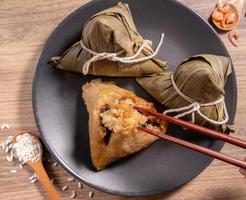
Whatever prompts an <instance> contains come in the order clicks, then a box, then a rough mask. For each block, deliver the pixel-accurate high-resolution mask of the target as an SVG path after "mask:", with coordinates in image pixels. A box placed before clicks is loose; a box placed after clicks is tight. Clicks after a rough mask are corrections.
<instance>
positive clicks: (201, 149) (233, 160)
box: [138, 127, 246, 169]
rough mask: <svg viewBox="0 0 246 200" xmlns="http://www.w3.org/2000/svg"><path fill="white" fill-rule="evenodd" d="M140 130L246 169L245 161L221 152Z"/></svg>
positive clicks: (150, 131) (139, 128) (142, 128)
mask: <svg viewBox="0 0 246 200" xmlns="http://www.w3.org/2000/svg"><path fill="white" fill-rule="evenodd" d="M138 130H141V131H144V132H146V133H148V134H151V135H154V136H156V137H159V138H161V139H164V140H167V141H169V142H173V143H175V144H178V145H181V146H184V147H187V148H189V149H192V150H194V151H197V152H200V153H203V154H206V155H208V156H211V157H214V158H216V159H219V160H222V161H224V162H227V163H229V164H232V165H235V166H237V167H240V168H243V169H246V162H245V161H242V160H239V159H236V158H233V157H230V156H228V155H225V154H222V153H219V152H217V151H214V150H211V149H207V148H205V147H201V146H199V145H197V144H193V143H191V142H187V141H184V140H181V139H179V138H175V137H173V136H170V135H166V134H159V133H157V132H154V131H152V130H150V129H147V128H144V127H138Z"/></svg>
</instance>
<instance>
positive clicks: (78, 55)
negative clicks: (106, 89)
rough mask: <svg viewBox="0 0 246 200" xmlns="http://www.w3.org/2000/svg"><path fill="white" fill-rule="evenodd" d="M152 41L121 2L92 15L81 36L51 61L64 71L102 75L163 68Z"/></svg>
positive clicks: (153, 70) (133, 74)
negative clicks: (145, 38)
mask: <svg viewBox="0 0 246 200" xmlns="http://www.w3.org/2000/svg"><path fill="white" fill-rule="evenodd" d="M162 40H163V37H162V39H161V41H160V44H161V43H162ZM150 44H151V42H150V41H147V40H144V39H143V38H142V36H141V35H140V34H139V33H138V31H137V29H136V26H135V24H134V21H133V18H132V15H131V12H130V9H129V7H128V5H127V4H123V3H118V5H117V6H114V7H112V8H109V9H106V10H104V11H102V12H99V13H97V14H95V15H94V16H92V17H91V18H90V19H89V21H88V22H87V23H86V24H85V26H84V29H83V32H82V38H81V40H80V41H78V42H76V43H75V44H73V45H72V46H71V47H70V48H69V49H68V50H66V51H65V52H64V53H63V54H62V55H61V56H60V57H53V58H51V61H52V62H53V63H55V65H56V66H57V68H59V69H62V70H65V71H71V72H79V73H83V74H87V73H88V74H92V75H101V76H132V77H133V76H134V77H135V76H141V75H146V74H151V73H159V72H162V71H163V70H164V69H165V68H166V66H167V62H166V61H162V60H160V59H158V58H156V57H155V55H156V54H157V52H158V49H159V48H157V50H156V52H154V51H153V49H152V47H151V45H150ZM160 44H159V45H158V47H159V46H160Z"/></svg>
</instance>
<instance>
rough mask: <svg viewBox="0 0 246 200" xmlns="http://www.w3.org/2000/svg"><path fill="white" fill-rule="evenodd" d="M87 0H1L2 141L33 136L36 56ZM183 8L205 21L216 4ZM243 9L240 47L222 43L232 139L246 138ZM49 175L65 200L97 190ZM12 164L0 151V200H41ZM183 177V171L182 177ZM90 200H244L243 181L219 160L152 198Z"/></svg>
mask: <svg viewBox="0 0 246 200" xmlns="http://www.w3.org/2000/svg"><path fill="white" fill-rule="evenodd" d="M85 2H86V1H85V0H70V1H65V0H52V1H45V0H43V1H38V0H36V1H33V0H25V1H19V0H1V2H0V124H3V123H8V124H10V125H11V129H9V130H6V131H4V132H1V133H0V141H3V140H5V139H6V137H7V136H8V135H13V134H14V132H15V131H17V130H33V131H37V128H36V125H35V122H34V118H33V112H32V103H31V92H32V90H31V87H32V79H33V73H34V68H35V64H36V60H37V58H38V56H39V53H40V51H41V49H42V47H43V45H44V43H45V41H46V39H47V38H48V36H49V35H50V33H51V32H52V31H53V29H54V28H55V27H56V26H57V24H58V23H59V22H60V21H61V20H62V19H63V18H65V17H66V16H67V15H68V14H69V13H71V12H72V11H73V10H75V9H76V8H78V7H79V6H81V5H82V4H83V3H85ZM181 2H182V3H184V4H187V5H189V6H190V7H191V8H192V9H194V10H195V11H197V12H198V13H199V14H201V15H202V16H203V17H204V18H205V19H207V18H208V17H209V15H210V13H211V11H212V10H213V7H214V5H215V3H216V1H215V0H201V1H196V0H182V1H181ZM244 13H245V8H244V9H243V15H242V19H241V21H240V24H239V26H238V28H237V29H238V30H239V31H240V41H239V47H238V48H235V47H233V46H232V45H231V44H230V43H229V41H228V39H227V34H226V33H225V34H221V38H222V39H223V41H224V42H225V45H226V46H227V48H228V50H229V52H230V54H231V56H232V59H233V62H234V66H235V70H236V74H237V81H238V108H237V115H236V120H235V121H236V130H237V132H236V133H235V135H236V136H238V137H241V138H244V139H246V135H245V132H246V118H245V116H246V115H245V112H246V18H245V17H244ZM223 152H224V153H227V154H230V155H232V156H236V157H238V158H241V159H243V157H244V156H245V155H246V154H245V153H246V152H245V151H244V150H241V149H239V148H236V147H233V146H231V145H225V146H224V148H223ZM46 166H47V168H48V171H49V175H50V176H51V177H54V179H55V185H56V187H57V188H58V189H59V190H60V191H61V188H62V186H64V185H70V186H71V187H70V188H69V191H66V192H61V194H62V196H63V198H64V199H69V196H70V194H71V190H72V189H73V188H75V189H76V190H77V194H78V197H77V198H78V199H88V192H89V191H95V190H94V189H92V188H89V187H87V186H84V188H83V189H82V190H78V189H77V186H76V182H72V183H68V181H67V178H68V177H69V175H68V174H67V173H66V172H65V171H64V170H63V169H62V168H61V167H59V166H58V167H55V166H53V164H52V163H49V164H47V165H46ZM16 168H17V167H16V165H14V164H11V163H8V162H7V161H6V159H5V153H4V152H3V151H2V150H0V180H1V181H0V199H4V200H7V199H11V200H15V199H16V200H17V199H22V200H23V199H25V200H29V199H30V200H33V199H35V200H41V199H47V196H46V194H45V192H44V190H43V188H42V187H41V185H40V184H39V183H37V184H31V183H30V181H29V180H28V177H29V176H30V175H31V170H30V169H28V168H27V167H26V168H25V169H24V170H22V171H20V172H18V173H17V174H11V173H10V170H11V169H16ZM184 173H185V172H184ZM94 199H98V200H99V199H100V200H109V199H111V200H112V199H114V200H127V199H131V200H136V199H145V200H147V199H153V200H161V199H165V200H201V199H202V200H215V199H221V200H222V199H223V200H243V199H244V200H245V199H246V182H245V180H244V179H243V177H242V176H241V175H240V174H239V173H238V169H237V168H236V167H233V166H230V165H228V164H225V163H223V162H221V161H216V160H215V161H213V163H212V164H211V165H210V166H209V167H208V168H207V169H206V170H205V171H204V172H202V173H201V174H200V175H199V176H198V177H196V178H195V179H194V180H192V181H191V182H189V183H187V184H186V185H184V186H183V187H181V188H179V189H177V190H175V191H172V192H169V193H166V194H161V195H157V196H153V197H146V198H126V197H120V196H112V195H109V194H106V193H103V192H99V191H95V193H94Z"/></svg>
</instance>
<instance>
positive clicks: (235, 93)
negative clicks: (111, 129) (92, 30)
mask: <svg viewBox="0 0 246 200" xmlns="http://www.w3.org/2000/svg"><path fill="white" fill-rule="evenodd" d="M102 1H104V0H92V1H89V2H87V3H85V4H83V5H82V6H80V7H78V8H76V9H75V10H73V11H72V12H71V13H69V14H68V15H67V16H65V18H63V19H62V20H61V21H60V22H59V23H58V25H57V26H56V27H55V28H54V29H53V31H52V32H51V34H50V35H49V36H48V39H47V40H46V41H45V43H44V45H43V48H42V49H41V51H40V53H39V56H38V57H37V60H36V63H35V69H34V76H33V81H32V107H33V115H34V119H35V122H36V125H37V128H38V131H39V133H40V136H41V138H42V142H43V144H44V145H45V147H46V149H47V150H48V151H49V152H50V154H51V155H53V156H54V159H55V160H56V161H57V162H58V163H59V164H60V165H61V166H62V168H63V169H64V170H65V171H66V172H68V173H69V174H70V175H71V176H74V177H75V178H77V179H78V180H79V181H81V182H83V183H85V184H87V185H88V186H90V187H93V188H95V189H97V190H99V191H102V192H106V193H109V194H111V195H122V196H128V197H144V196H152V195H157V194H161V193H165V192H170V191H174V190H176V189H178V188H180V187H182V186H183V185H185V184H186V183H188V182H190V181H191V180H193V179H194V178H195V177H197V176H198V175H200V174H201V173H202V172H203V171H204V170H205V169H206V168H207V167H208V166H209V165H210V164H211V163H212V161H213V160H214V158H211V159H210V160H208V161H207V162H206V163H205V164H204V165H203V166H202V167H201V169H199V173H197V174H195V175H194V176H191V178H190V179H189V180H188V181H185V182H183V183H182V184H179V185H178V186H177V187H175V188H173V189H170V190H166V191H162V190H151V191H145V192H121V191H117V190H112V189H109V188H105V187H102V186H98V185H96V184H93V183H90V182H89V181H87V180H86V179H83V178H81V177H80V176H79V175H78V174H77V173H75V172H74V170H73V169H72V168H71V167H69V166H68V165H67V164H66V163H65V162H64V161H63V160H62V158H61V157H60V156H59V155H58V154H57V152H56V151H55V150H54V149H53V148H52V146H51V145H50V144H49V143H48V142H47V141H46V140H45V138H44V135H43V131H42V127H41V126H40V124H39V117H38V115H37V104H36V103H37V99H36V96H37V95H36V91H37V90H36V89H37V87H36V85H37V82H38V81H37V80H38V76H37V70H38V65H39V62H40V60H41V59H42V55H43V53H44V51H45V49H46V46H47V44H48V43H49V42H50V41H51V40H52V38H53V37H54V36H55V35H56V33H57V32H58V31H59V30H60V29H61V28H62V25H64V24H65V23H66V22H67V21H69V20H70V19H71V18H72V17H73V15H75V14H77V13H78V12H80V10H83V9H86V7H89V6H91V5H94V4H97V3H98V2H102ZM171 2H172V3H173V4H176V5H178V6H180V7H182V8H183V9H184V10H186V11H188V12H189V13H190V14H192V15H193V16H195V17H197V18H199V20H200V21H201V23H203V24H204V25H206V26H207V28H208V29H209V30H210V31H211V32H212V33H213V34H214V36H215V37H216V38H217V39H218V40H219V41H220V43H221V44H222V47H223V48H224V51H225V53H226V54H227V55H228V57H229V58H230V60H231V63H232V74H231V75H232V76H233V77H232V81H233V82H232V84H233V85H234V87H235V90H234V91H233V97H234V98H235V99H234V100H233V101H232V103H233V104H232V107H233V109H232V110H233V112H234V113H233V117H232V118H231V120H232V121H233V122H234V120H235V115H236V110H237V99H238V91H237V80H236V74H235V69H234V65H233V62H232V59H231V56H230V54H229V52H228V50H227V48H226V46H225V44H224V42H223V40H222V39H221V38H220V37H219V35H218V33H217V32H216V31H215V29H214V28H213V27H212V25H210V24H209V23H208V21H206V20H205V19H204V18H203V17H202V16H201V15H200V14H199V13H197V12H196V11H194V10H193V9H192V8H189V7H188V6H186V5H184V4H183V3H181V2H179V1H171ZM223 146H224V142H223V141H220V142H218V143H217V144H216V145H215V147H216V149H218V151H219V152H220V151H221V149H222V148H223Z"/></svg>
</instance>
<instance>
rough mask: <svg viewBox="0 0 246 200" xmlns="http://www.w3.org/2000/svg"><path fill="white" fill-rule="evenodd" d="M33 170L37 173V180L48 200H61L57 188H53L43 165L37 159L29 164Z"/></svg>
mask: <svg viewBox="0 0 246 200" xmlns="http://www.w3.org/2000/svg"><path fill="white" fill-rule="evenodd" d="M30 165H31V167H32V168H33V170H34V171H35V172H36V173H37V174H38V177H39V180H40V182H41V183H42V185H43V186H44V188H45V190H46V192H47V194H48V197H49V199H50V200H61V197H60V195H59V193H58V192H57V190H56V189H55V187H54V185H53V184H52V183H51V181H50V179H49V177H48V175H47V173H46V171H45V169H44V166H43V163H42V161H40V160H39V161H37V162H35V163H32V164H30Z"/></svg>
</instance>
